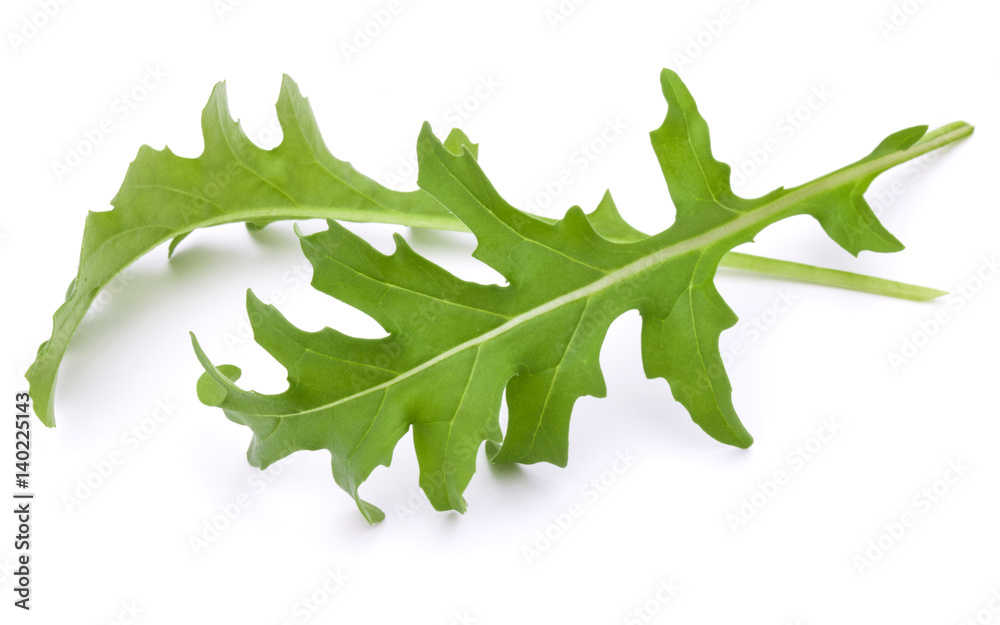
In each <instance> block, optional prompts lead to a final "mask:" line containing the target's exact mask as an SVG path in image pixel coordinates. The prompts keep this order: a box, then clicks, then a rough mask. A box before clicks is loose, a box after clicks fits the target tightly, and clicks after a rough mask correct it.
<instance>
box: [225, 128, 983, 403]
mask: <svg viewBox="0 0 1000 625" xmlns="http://www.w3.org/2000/svg"><path fill="white" fill-rule="evenodd" d="M968 132H970V130H969V128H968V127H961V128H958V129H956V130H954V131H952V132H949V133H946V134H944V135H941V136H938V137H935V138H934V139H933V140H930V141H921V142H917V143H916V144H914V145H913V146H911V147H910V148H908V149H906V150H902V151H899V152H893V153H891V154H887V155H885V156H882V157H879V158H876V159H873V160H870V161H861V162H859V163H856V164H854V165H849V166H847V167H845V168H843V169H841V170H840V171H837V172H834V173H833V174H831V175H829V176H827V177H823V178H820V179H818V180H815V181H812V182H808V183H806V184H804V185H801V186H799V187H794V188H792V189H788V190H786V191H785V192H784V193H783V194H782V195H780V196H779V197H777V198H775V199H773V200H771V201H770V202H768V203H766V204H762V205H761V206H759V207H756V208H754V209H752V210H751V211H749V212H747V213H742V214H741V216H739V217H737V218H736V219H734V220H732V221H729V222H726V223H724V224H722V225H721V226H718V227H716V228H713V229H711V230H708V231H706V232H704V233H702V234H700V235H698V236H695V237H692V238H690V239H685V240H683V241H678V242H677V243H673V244H671V245H668V246H666V247H664V248H662V249H660V250H657V251H656V252H653V253H651V254H649V255H647V256H644V257H642V258H640V259H638V260H636V261H633V262H631V263H629V264H628V265H625V266H624V267H622V268H620V269H617V270H615V271H613V272H611V273H608V274H606V275H605V276H604V277H603V278H600V279H598V280H595V281H594V282H591V283H590V284H588V285H585V286H583V287H580V288H577V289H575V290H573V291H571V292H569V293H565V294H563V295H560V296H559V297H556V298H555V299H552V300H550V301H549V302H547V303H545V304H542V305H540V306H536V307H535V308H533V309H531V310H529V311H526V312H524V313H521V314H520V315H518V316H516V317H513V318H511V320H510V321H508V322H507V323H504V324H503V325H500V326H497V327H496V328H494V329H492V330H490V331H489V332H486V333H484V334H481V335H479V336H477V337H475V338H472V339H469V340H468V341H465V342H464V343H460V344H459V345H456V346H455V347H452V348H450V349H448V350H446V351H444V352H442V353H441V354H439V355H437V356H435V357H434V358H431V359H428V360H426V361H424V362H423V363H421V364H419V365H417V366H416V367H413V368H412V369H409V370H407V371H405V372H403V373H401V374H399V375H398V376H397V377H395V378H393V379H391V380H387V381H385V382H382V383H380V384H377V385H375V386H372V387H370V388H368V389H365V390H363V391H359V392H357V393H354V394H353V395H349V396H347V397H342V398H340V399H337V400H334V401H332V402H329V403H326V404H323V405H320V406H316V407H314V408H310V409H308V410H303V411H299V412H294V413H286V414H259V415H256V416H258V417H262V418H277V419H284V418H289V417H297V416H304V415H309V414H314V413H318V412H322V411H325V410H328V409H330V408H335V407H337V406H339V405H342V404H346V403H349V402H351V401H354V400H355V399H359V398H361V397H364V396H366V395H368V394H370V393H375V392H379V391H382V390H388V389H390V388H391V387H393V386H395V385H396V384H399V383H401V382H403V381H405V380H407V379H409V378H411V377H413V376H415V375H418V374H420V373H422V372H423V371H426V370H427V369H430V368H432V367H434V366H436V365H437V364H439V363H441V362H443V361H445V360H448V359H449V358H451V357H452V356H455V355H457V354H460V353H461V352H463V351H465V350H467V349H470V348H474V347H478V346H479V345H481V344H483V343H486V342H488V341H491V340H493V339H494V338H497V337H498V336H501V335H502V334H505V333H506V332H509V331H510V330H513V329H514V328H516V327H518V326H520V325H523V324H525V323H529V322H531V321H533V320H534V319H536V318H538V317H541V316H542V315H545V314H548V313H550V312H552V311H554V310H556V309H558V308H561V307H562V306H564V305H566V304H570V303H572V302H575V301H578V300H581V299H584V298H587V297H591V296H593V295H595V294H597V293H600V292H601V291H603V290H605V289H607V288H610V287H611V286H613V285H615V284H618V283H619V282H622V281H624V280H627V279H629V278H632V277H634V276H636V275H638V274H640V273H642V272H644V271H647V270H649V269H651V268H652V267H655V266H656V265H659V264H661V263H665V262H668V261H670V260H671V259H674V258H677V257H678V256H682V255H684V254H687V253H688V252H692V251H695V250H697V249H700V248H704V247H708V246H710V245H712V244H714V243H718V242H720V241H723V240H725V239H727V238H729V237H731V236H733V235H735V234H737V233H738V232H741V231H743V230H747V229H751V228H753V227H754V226H757V225H759V224H765V225H766V224H767V223H768V222H769V221H770V220H772V219H774V218H776V217H777V216H778V215H780V214H781V213H782V212H784V211H785V210H787V209H789V208H791V207H793V206H795V205H796V204H798V203H799V202H803V201H805V200H807V199H809V198H811V197H813V196H817V195H820V194H822V193H825V192H827V191H830V190H831V189H835V188H838V187H841V186H843V185H845V184H848V183H850V182H852V181H854V180H859V179H863V178H865V177H867V176H872V175H878V174H879V173H881V172H883V171H885V170H886V169H889V168H890V167H893V166H895V165H898V164H900V163H903V162H905V161H907V160H910V159H911V158H913V157H915V156H918V155H920V154H923V153H926V152H929V151H931V150H934V149H937V148H938V147H941V146H942V145H945V144H947V143H950V142H951V141H954V140H955V138H956V137H958V136H962V135H964V134H968ZM666 232H669V230H666V231H664V233H661V234H665V233H666ZM658 236H659V235H658ZM223 379H225V378H224V376H223ZM226 381H227V382H228V383H229V385H230V386H232V387H234V388H235V385H234V384H232V382H230V381H228V380H227V379H226Z"/></svg>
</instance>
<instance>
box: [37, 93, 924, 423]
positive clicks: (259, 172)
mask: <svg viewBox="0 0 1000 625" xmlns="http://www.w3.org/2000/svg"><path fill="white" fill-rule="evenodd" d="M277 114H278V121H279V122H280V124H281V128H282V131H283V135H284V136H283V140H282V142H281V145H279V146H278V147H277V148H275V149H273V150H262V149H260V148H258V147H256V146H254V145H253V144H252V143H251V142H250V140H249V139H248V138H247V137H246V135H245V134H244V133H243V130H242V129H241V128H240V126H239V124H238V123H237V122H235V121H233V119H232V117H231V115H230V113H229V108H228V104H227V101H226V89H225V84H224V83H219V84H218V85H216V87H215V89H214V91H213V92H212V96H211V98H210V99H209V102H208V105H207V106H206V107H205V110H204V112H203V114H202V128H203V132H204V137H205V150H204V153H203V154H202V155H201V156H199V157H198V158H194V159H189V158H182V157H179V156H176V155H174V154H172V153H171V152H170V150H169V149H165V150H162V151H157V150H154V149H152V148H150V147H147V146H144V147H143V148H141V149H140V150H139V154H138V156H137V157H136V159H135V161H134V162H133V163H132V164H131V166H130V167H129V170H128V172H127V173H126V176H125V181H124V182H123V184H122V187H121V190H120V191H119V192H118V194H117V195H116V196H115V198H114V199H113V200H112V204H113V205H114V210H111V211H106V212H92V213H90V215H89V216H88V217H87V223H86V227H85V229H84V235H83V245H82V249H81V253H80V266H79V269H78V272H77V276H76V278H75V279H74V280H73V282H72V283H71V285H70V288H69V290H68V292H67V294H66V301H65V303H64V304H63V305H62V306H61V307H60V308H59V309H58V310H57V311H56V313H55V315H54V318H53V328H52V336H51V338H50V339H49V340H48V341H46V342H45V343H43V344H42V345H41V347H39V350H38V354H37V356H36V358H35V362H34V363H33V364H32V366H31V368H30V369H29V370H28V373H27V378H28V381H29V383H30V386H31V389H30V390H31V394H32V397H33V398H34V400H35V411H36V414H37V415H38V416H39V418H40V419H41V420H42V422H43V423H45V424H46V425H49V426H52V425H55V414H54V409H53V400H54V393H55V383H56V375H57V373H58V370H59V365H60V363H61V361H62V358H63V354H64V353H65V352H66V348H67V346H68V345H69V342H70V339H71V338H72V337H73V333H74V332H75V331H76V328H77V326H78V325H79V323H80V321H81V320H82V319H83V317H84V315H85V314H86V313H87V310H88V309H89V308H90V305H91V304H92V303H93V301H94V299H95V298H96V297H97V296H98V295H99V294H100V291H101V289H102V288H103V287H104V286H105V285H107V284H108V283H109V282H110V281H111V280H112V279H114V277H115V276H116V275H117V274H119V273H120V272H121V271H123V270H124V269H125V268H126V267H128V266H129V265H130V264H132V263H133V262H135V261H136V260H137V259H139V258H140V257H142V256H143V255H145V254H147V253H148V252H150V251H151V250H153V249H154V248H155V247H157V246H159V245H161V244H163V243H165V242H167V241H169V242H170V244H169V247H168V249H167V254H168V256H170V255H172V254H173V253H174V251H175V249H176V247H177V245H178V244H179V243H180V242H181V241H183V240H184V238H185V237H187V236H188V235H189V234H190V233H191V232H192V231H194V230H196V229H198V228H206V227H209V226H216V225H221V224H227V223H233V222H246V224H247V226H248V227H250V228H251V229H255V228H260V227H263V226H265V225H267V224H268V223H271V222H273V221H278V220H284V219H305V218H314V217H321V218H327V219H341V220H347V221H367V222H382V223H392V224H400V225H406V226H417V227H428V228H440V229H445V230H466V227H465V225H464V224H463V223H462V222H461V221H460V220H458V219H457V218H456V217H455V216H454V215H452V214H451V213H449V212H448V210H447V209H445V208H444V207H442V206H441V205H440V204H439V203H438V202H437V201H436V200H434V199H433V198H432V197H430V196H429V195H427V194H426V193H425V192H424V191H422V190H418V191H413V192H405V193H401V192H397V191H392V190H389V189H386V188H385V187H383V186H381V185H379V184H378V183H376V182H375V181H374V180H371V179H370V178H367V177H366V176H364V175H362V174H360V173H358V172H357V171H355V169H354V168H353V167H351V165H350V164H349V163H347V162H344V161H341V160H339V159H337V158H335V157H334V156H332V155H331V154H330V152H329V151H328V150H327V148H326V146H325V145H324V143H323V140H322V138H321V137H320V134H319V130H318V128H317V125H316V121H315V119H314V117H313V114H312V111H311V109H310V107H309V103H308V101H307V100H306V99H305V98H303V97H302V95H301V94H300V93H299V90H298V87H297V86H296V85H295V83H294V82H293V81H292V80H291V79H290V78H289V77H288V76H285V77H284V80H283V82H282V87H281V95H280V97H279V100H278V103H277ZM445 145H446V146H447V147H448V148H449V149H450V150H452V151H455V152H460V151H461V148H462V146H466V147H469V149H470V151H471V152H472V154H473V156H475V155H476V153H477V149H478V146H477V145H475V144H473V143H472V142H471V141H470V140H469V139H468V137H466V136H465V134H464V133H462V132H461V131H460V130H458V129H455V130H453V131H452V132H451V134H449V135H448V138H447V139H446V140H445ZM608 201H609V200H608V199H607V198H606V203H607V202H608ZM616 215H617V213H615V212H614V211H613V210H604V211H599V212H598V213H596V214H594V215H593V216H592V217H591V220H592V223H593V225H594V227H595V228H596V229H597V230H598V231H599V232H601V234H603V235H604V236H605V237H607V238H609V239H612V240H622V241H625V240H634V239H637V238H642V237H644V236H645V235H644V234H642V233H640V232H638V231H637V230H635V229H633V228H631V227H630V226H628V225H627V224H625V223H624V222H623V221H622V220H621V219H618V218H616ZM724 262H732V263H733V264H735V265H739V266H740V267H742V268H743V269H745V270H749V271H756V272H759V273H770V274H772V275H784V276H786V277H791V276H794V277H795V279H802V278H803V276H804V275H806V274H808V279H811V280H812V281H816V282H820V283H831V284H834V283H835V284H838V285H840V286H844V287H845V288H857V285H859V284H861V283H864V284H866V285H867V287H866V288H868V289H870V290H873V291H876V292H882V293H888V292H892V293H893V294H894V295H896V296H897V297H911V298H918V299H927V298H931V297H937V296H938V295H940V294H941V293H940V292H938V291H933V290H931V289H922V288H919V287H910V286H909V285H903V284H900V283H895V282H889V281H884V280H879V279H876V278H868V277H864V276H852V275H850V274H844V273H843V272H840V275H839V276H838V275H836V274H837V272H833V271H831V270H824V269H820V268H815V267H814V268H808V266H798V267H795V266H794V264H791V263H786V262H784V261H775V260H771V259H760V258H758V257H753V256H750V255H746V254H742V255H736V254H731V255H729V256H727V258H726V259H724ZM803 268H807V269H808V271H805V272H803Z"/></svg>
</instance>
